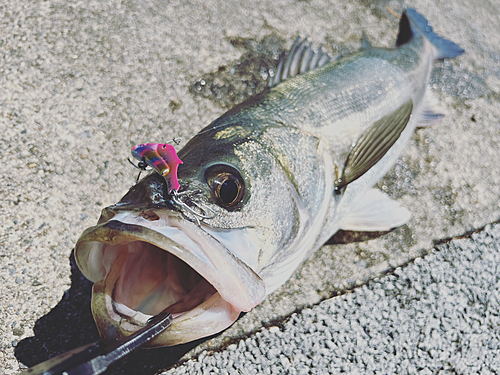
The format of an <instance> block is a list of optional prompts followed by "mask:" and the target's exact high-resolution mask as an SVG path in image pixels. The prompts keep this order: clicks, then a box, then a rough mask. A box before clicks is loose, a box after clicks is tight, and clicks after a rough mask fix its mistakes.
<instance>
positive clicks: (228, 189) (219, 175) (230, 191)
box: [206, 165, 245, 208]
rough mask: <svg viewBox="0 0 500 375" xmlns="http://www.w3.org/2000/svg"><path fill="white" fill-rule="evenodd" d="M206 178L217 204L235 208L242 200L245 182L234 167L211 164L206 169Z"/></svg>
mask: <svg viewBox="0 0 500 375" xmlns="http://www.w3.org/2000/svg"><path fill="white" fill-rule="evenodd" d="M206 179H207V183H208V185H209V186H210V188H211V190H212V194H213V195H214V198H215V201H216V203H217V204H218V205H219V206H221V207H224V208H236V207H237V205H238V203H240V202H241V201H242V200H243V198H244V196H245V184H244V182H243V178H242V177H241V175H240V173H239V172H238V171H237V170H236V169H234V168H232V167H229V166H225V165H218V166H213V167H211V168H210V169H209V170H208V171H207V173H206Z"/></svg>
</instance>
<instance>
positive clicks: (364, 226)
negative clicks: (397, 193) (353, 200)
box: [340, 189, 411, 232]
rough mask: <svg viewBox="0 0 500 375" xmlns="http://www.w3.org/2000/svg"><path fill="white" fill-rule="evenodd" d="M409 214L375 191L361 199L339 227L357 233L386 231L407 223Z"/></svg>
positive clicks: (393, 201)
mask: <svg viewBox="0 0 500 375" xmlns="http://www.w3.org/2000/svg"><path fill="white" fill-rule="evenodd" d="M410 218H411V213H410V211H408V210H407V209H406V208H405V207H402V206H400V205H399V203H398V202H396V201H395V200H393V199H391V198H389V197H388V196H387V195H386V194H384V193H382V192H381V191H380V190H377V189H370V190H368V192H367V193H366V194H365V195H364V196H362V197H361V199H360V200H359V201H358V203H357V204H356V206H355V207H354V209H353V210H352V211H351V212H350V213H349V214H348V215H347V217H346V218H345V220H344V222H343V223H342V225H341V227H340V228H341V229H343V230H352V231H359V232H375V231H388V230H390V229H392V228H396V227H399V226H401V225H403V224H405V223H407V222H408V221H409V220H410Z"/></svg>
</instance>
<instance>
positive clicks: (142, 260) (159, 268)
mask: <svg viewBox="0 0 500 375" xmlns="http://www.w3.org/2000/svg"><path fill="white" fill-rule="evenodd" d="M101 252H102V256H103V266H104V268H105V269H106V284H107V285H110V286H112V291H111V290H110V291H109V292H111V297H112V299H113V301H114V303H115V304H116V306H120V305H125V306H126V307H128V308H130V309H132V310H134V311H137V312H140V313H142V314H145V315H149V316H152V315H157V314H159V313H160V312H162V311H163V310H164V309H166V308H167V309H168V311H169V312H170V313H171V314H172V315H173V316H174V318H175V317H176V316H178V315H180V314H182V313H185V312H187V311H189V310H191V309H193V308H195V307H196V306H198V305H199V304H201V303H202V302H204V301H206V300H207V299H209V298H210V297H211V296H213V295H214V294H215V293H217V291H216V290H215V288H214V287H213V286H212V285H211V284H210V283H209V282H208V281H207V280H205V279H204V278H203V277H202V276H201V275H200V274H199V273H198V272H196V271H195V270H194V269H193V268H191V267H190V266H189V265H188V264H187V263H186V262H184V261H182V260H181V259H179V258H177V257H176V256H174V255H172V254H171V253H169V252H166V251H164V250H162V249H160V248H158V247H157V246H155V245H152V244H149V243H147V242H142V241H133V242H130V243H128V244H125V245H116V246H109V245H103V248H102V250H101ZM125 311H126V310H125ZM117 312H122V311H120V310H119V307H118V311H117Z"/></svg>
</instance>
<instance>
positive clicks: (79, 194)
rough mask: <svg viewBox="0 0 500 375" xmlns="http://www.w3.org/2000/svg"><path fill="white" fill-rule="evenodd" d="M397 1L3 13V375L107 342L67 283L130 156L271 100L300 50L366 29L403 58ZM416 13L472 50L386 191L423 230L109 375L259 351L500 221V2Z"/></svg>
mask: <svg viewBox="0 0 500 375" xmlns="http://www.w3.org/2000/svg"><path fill="white" fill-rule="evenodd" d="M402 4H403V3H402V2H401V1H382V0H380V1H374V2H371V1H366V0H358V1H354V2H343V1H339V0H333V1H330V2H324V1H319V0H317V1H316V0H311V1H295V2H292V1H290V2H286V1H255V2H248V1H231V2H216V1H197V2H189V3H187V2H181V1H177V2H176V1H169V2H165V1H160V0H151V1H135V2H134V1H106V2H101V1H68V0H60V1H56V0H47V1H36V0H33V1H32V0H30V1H28V0H5V1H3V2H2V4H1V5H0V88H1V90H0V145H1V146H0V147H1V151H0V168H1V170H2V174H1V175H2V178H1V179H0V194H1V197H2V198H1V200H0V204H1V211H0V212H1V215H0V278H1V283H0V373H5V374H12V373H17V372H18V370H19V366H20V362H21V363H23V364H24V365H32V364H34V363H36V362H38V361H41V360H44V359H47V358H49V357H50V356H53V355H55V354H57V353H59V352H63V351H66V350H69V349H71V348H73V347H76V346H78V345H82V344H85V343H87V342H90V341H92V340H94V339H96V338H97V335H96V332H95V327H94V326H93V323H92V320H91V318H90V315H89V311H88V308H89V307H88V303H89V302H88V298H89V290H90V289H89V288H90V284H89V283H87V282H86V281H85V280H83V279H82V278H81V275H79V273H78V271H77V270H73V274H72V279H70V272H71V268H70V262H69V261H68V257H69V255H70V252H71V249H72V247H73V246H74V244H75V242H76V240H77V238H78V236H79V235H80V233H81V232H82V231H83V230H84V229H85V228H86V227H88V226H91V225H93V224H94V223H95V222H96V220H97V218H98V216H99V212H100V210H101V209H102V208H103V207H105V206H108V205H110V204H112V203H114V202H116V201H117V200H118V199H119V198H120V197H121V196H122V195H123V194H124V193H125V192H126V191H127V189H128V188H129V187H130V186H131V185H132V184H133V183H134V181H135V178H136V175H137V171H136V170H134V169H133V168H132V167H131V166H130V165H129V163H128V162H127V160H126V159H127V157H128V156H129V152H130V147H131V146H133V145H135V144H137V143H141V142H147V141H148V142H162V141H166V140H169V139H171V138H173V137H183V138H184V142H185V141H187V139H189V138H190V137H191V136H193V135H194V134H195V132H196V131H197V130H199V129H200V128H202V127H203V126H205V125H206V124H208V123H209V122H210V121H212V120H213V119H215V118H217V117H218V116H219V115H220V114H222V113H223V112H224V111H225V110H226V109H227V108H228V107H230V106H232V105H233V103H235V102H239V101H241V100H243V99H244V98H246V97H248V96H249V95H251V94H252V93H254V92H256V91H258V90H259V87H262V84H263V83H262V77H259V76H260V67H261V66H260V65H259V64H261V63H262V64H264V65H262V66H264V67H265V66H266V64H271V63H272V60H273V58H275V57H277V54H278V51H279V49H280V48H281V47H283V46H284V47H289V46H290V44H291V42H292V40H293V39H294V38H295V37H296V36H297V35H301V36H308V37H309V40H311V41H312V42H313V43H314V44H315V45H316V46H319V45H320V44H323V45H324V48H325V50H327V51H328V52H330V53H331V54H335V53H337V52H339V53H341V54H347V53H349V52H352V51H354V50H356V49H357V48H358V47H359V45H360V39H361V36H362V33H363V32H365V33H366V34H367V36H368V38H369V40H370V41H371V42H372V44H374V45H376V46H392V45H393V44H394V41H395V38H396V33H397V23H398V20H397V19H396V18H395V17H394V16H392V15H391V14H390V13H389V12H388V11H387V8H386V6H387V5H390V6H391V7H392V8H393V9H394V10H395V11H396V12H400V11H401V9H402ZM407 5H408V6H412V7H415V8H416V9H417V10H418V11H419V12H421V13H422V14H423V15H425V16H426V17H427V18H428V20H429V21H430V23H431V24H432V25H433V27H434V30H435V31H436V32H437V33H439V34H440V35H443V36H445V37H448V38H449V39H451V40H453V41H454V42H456V43H458V44H459V45H460V46H461V47H463V48H464V49H465V50H466V54H464V55H463V56H461V57H460V58H458V59H455V60H450V61H445V62H439V63H437V64H436V69H435V71H434V74H433V76H432V87H433V89H434V91H435V92H436V96H437V97H438V99H439V100H440V101H441V104H442V106H443V107H445V108H446V110H447V112H448V116H447V117H446V118H445V120H444V121H443V122H442V123H441V124H439V125H437V126H434V127H431V128H425V129H420V130H419V131H418V132H417V133H416V134H415V136H414V137H413V138H412V141H411V142H410V144H409V145H408V148H407V150H406V151H405V154H404V156H403V157H402V159H401V160H400V161H399V162H398V164H397V165H396V166H395V168H393V169H392V170H391V172H390V173H389V174H388V175H387V176H386V177H385V178H384V179H383V180H382V181H381V182H380V183H379V187H380V188H381V189H383V190H384V191H386V192H387V193H388V194H389V195H390V196H392V197H393V198H395V199H397V200H398V201H400V202H401V204H403V205H405V206H406V207H408V208H409V209H410V210H411V211H412V213H413V219H412V220H411V221H410V223H409V224H408V225H407V226H404V227H402V228H399V229H397V230H395V231H393V232H391V233H388V234H384V235H382V236H380V237H378V238H376V239H372V240H370V241H361V242H353V241H358V240H360V239H364V238H353V236H352V234H351V233H341V234H340V235H339V236H336V238H335V239H334V241H333V242H335V243H336V244H335V245H327V246H324V247H323V248H322V249H321V250H319V251H318V252H317V253H316V254H315V255H314V256H313V257H312V258H311V259H310V260H309V261H308V262H306V263H305V264H304V265H303V266H302V267H301V268H300V269H299V270H298V271H297V272H296V274H295V275H294V276H293V277H292V279H291V280H290V281H289V282H288V283H287V284H286V285H285V286H283V287H282V288H281V289H279V290H278V291H277V292H276V293H275V294H273V295H272V296H270V298H268V299H267V300H266V301H265V302H264V303H262V304H261V305H260V306H258V307H257V308H256V309H255V310H254V311H252V312H250V313H248V314H247V315H245V316H244V317H243V318H242V319H240V320H239V321H238V322H237V323H236V324H235V325H234V326H233V327H232V328H230V329H229V330H227V331H226V332H224V333H223V334H222V335H220V336H218V337H216V338H213V339H211V340H209V341H207V342H205V343H202V344H200V345H197V344H198V343H195V344H192V345H187V346H184V347H181V348H175V349H172V350H162V349H158V350H156V351H155V350H153V351H148V352H145V353H147V354H143V353H141V354H139V355H137V356H135V357H132V358H131V359H129V360H128V361H124V362H123V363H122V364H121V365H118V366H117V367H116V368H114V369H112V370H111V371H110V373H144V374H147V373H151V374H152V373H154V372H156V371H158V370H161V369H164V368H166V367H168V366H170V365H172V364H174V363H176V362H177V361H178V360H179V358H180V357H182V356H183V355H184V358H190V357H193V356H194V357H196V356H197V355H198V354H199V353H200V352H201V350H203V349H204V348H211V349H212V350H216V349H217V348H220V347H223V346H225V345H228V344H231V343H232V342H234V340H236V342H237V340H238V338H240V337H242V336H246V335H250V337H252V336H251V335H252V334H254V333H255V332H258V331H260V330H261V328H262V326H274V325H275V324H277V323H276V322H282V321H283V319H286V318H287V317H289V316H290V314H291V313H292V312H295V311H297V312H300V311H302V310H303V309H304V308H306V307H311V306H314V305H316V304H318V303H319V302H320V301H321V300H324V299H327V298H330V297H332V296H335V295H337V294H342V293H343V292H345V291H346V290H349V289H352V288H355V287H357V286H361V285H364V284H366V282H367V281H368V280H370V279H373V278H375V277H378V276H380V275H381V274H383V273H384V272H386V271H387V270H390V269H392V268H396V267H397V266H399V265H402V264H406V263H407V262H411V261H412V260H413V259H415V258H417V257H419V256H422V255H424V254H426V253H428V252H429V251H432V249H433V247H434V246H433V245H434V242H435V241H439V240H441V239H443V238H447V237H452V236H457V235H460V234H463V233H465V232H467V231H470V230H473V229H477V228H480V227H482V226H484V225H486V224H488V223H491V222H494V221H496V220H498V218H500V206H499V204H500V203H499V202H500V200H499V196H500V172H499V168H498V162H499V161H500V147H499V144H500V121H499V119H500V108H499V106H498V101H499V99H500V65H499V62H500V35H499V34H498V33H497V31H496V28H495V27H494V26H493V25H498V24H499V21H500V5H499V3H498V2H493V1H492V2H489V1H476V2H473V3H472V2H470V1H465V0H458V1H453V2H447V1H426V0H418V1H412V2H408V3H407ZM231 68H232V69H231ZM232 72H234V73H232ZM203 83H204V84H203ZM207 87H208V88H209V89H207ZM382 285H385V284H382ZM70 287H71V288H70ZM69 288H70V289H69ZM68 289H69V290H68ZM65 291H66V292H65ZM61 298H62V300H61ZM345 308H346V309H349V308H350V307H349V306H348V305H346V306H345ZM36 322H37V326H36V327H35V323H36ZM471 324H472V323H471ZM34 327H35V333H36V335H35V336H34V337H32V336H33V335H34V331H33V328H34ZM492 329H498V326H493V327H492ZM195 345H197V346H195ZM193 346H195V349H194V350H193V351H191V352H188V351H189V350H190V349H191V348H192V347H193ZM186 352H188V353H187V354H186Z"/></svg>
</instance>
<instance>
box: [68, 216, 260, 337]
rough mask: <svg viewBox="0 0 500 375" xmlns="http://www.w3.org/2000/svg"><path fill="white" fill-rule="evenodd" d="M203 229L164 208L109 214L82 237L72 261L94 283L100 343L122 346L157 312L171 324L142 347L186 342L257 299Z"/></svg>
mask: <svg viewBox="0 0 500 375" xmlns="http://www.w3.org/2000/svg"><path fill="white" fill-rule="evenodd" d="M103 217H105V219H103ZM203 226H204V224H202V225H201V226H198V225H196V224H194V223H192V222H190V221H187V220H186V219H184V218H183V217H182V215H181V214H179V213H178V212H176V211H172V210H169V209H154V210H146V211H122V210H120V211H116V212H113V210H110V209H109V208H108V209H105V212H104V213H103V216H102V217H101V220H100V223H99V224H98V225H96V226H94V227H91V228H88V229H87V230H86V231H85V232H84V233H83V234H82V236H81V237H80V239H79V240H78V242H77V244H76V246H75V259H76V262H77V265H78V267H79V268H80V270H81V271H82V273H83V274H84V276H85V277H86V278H88V279H89V280H91V281H93V282H94V283H95V284H94V287H93V292H92V314H93V316H94V320H95V321H96V325H97V328H98V330H99V333H100V335H101V337H102V338H103V339H104V340H105V341H107V342H114V341H118V340H122V339H123V338H125V337H127V336H129V335H131V334H132V333H134V332H135V331H137V330H139V329H141V328H142V327H144V326H145V325H146V324H147V322H148V320H149V319H150V318H151V317H152V316H155V315H157V314H159V313H160V312H162V311H163V310H167V311H168V312H170V313H171V314H172V316H173V321H172V325H171V326H170V327H169V328H168V329H167V330H166V331H165V332H163V333H162V334H161V335H159V336H158V337H157V338H155V339H154V340H152V341H151V342H150V343H148V346H169V345H177V344H181V343H184V342H189V341H193V340H196V339H198V338H201V337H206V336H210V335H212V334H215V333H218V332H220V331H222V330H224V329H225V328H227V327H229V326H230V325H231V324H232V323H234V322H235V321H236V319H237V318H238V316H239V314H240V313H241V312H242V311H250V310H251V309H252V308H253V307H255V306H256V305H258V304H259V303H260V302H261V301H262V299H263V298H264V297H265V295H266V291H265V285H264V282H263V281H262V279H261V278H260V277H259V276H258V275H257V274H256V273H255V272H254V271H253V270H252V269H251V268H250V267H249V266H248V265H247V264H245V263H244V262H243V261H242V260H241V259H239V258H238V257H236V256H235V255H233V253H232V252H231V251H230V250H229V249H228V248H227V247H226V246H224V245H223V244H222V243H221V242H220V241H218V240H217V239H216V238H215V237H213V236H212V235H211V234H209V233H208V232H207V231H206V230H204V229H203Z"/></svg>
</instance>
